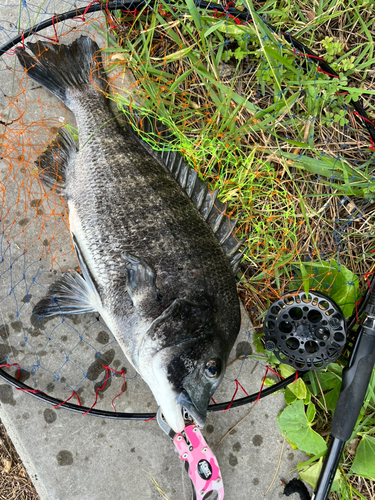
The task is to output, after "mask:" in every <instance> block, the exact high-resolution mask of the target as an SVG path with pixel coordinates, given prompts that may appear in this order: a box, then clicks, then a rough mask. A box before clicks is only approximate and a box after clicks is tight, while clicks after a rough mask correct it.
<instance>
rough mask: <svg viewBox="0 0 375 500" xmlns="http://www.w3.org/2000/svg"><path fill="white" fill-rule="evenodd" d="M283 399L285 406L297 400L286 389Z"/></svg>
mask: <svg viewBox="0 0 375 500" xmlns="http://www.w3.org/2000/svg"><path fill="white" fill-rule="evenodd" d="M284 399H285V403H286V404H287V405H291V404H292V403H294V401H296V400H297V396H296V395H295V394H293V392H292V391H291V390H290V389H289V388H288V387H287V388H286V389H285V392H284Z"/></svg>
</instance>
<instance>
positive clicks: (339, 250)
mask: <svg viewBox="0 0 375 500" xmlns="http://www.w3.org/2000/svg"><path fill="white" fill-rule="evenodd" d="M74 5H76V8H77V9H78V8H81V7H82V5H83V6H86V4H84V3H77V4H74ZM90 5H91V4H90ZM224 6H226V7H227V10H226V11H225V12H222V11H218V9H207V8H203V7H201V8H199V9H198V8H196V7H194V6H193V4H192V2H189V1H186V2H183V1H181V2H175V3H173V5H169V4H168V3H164V2H160V3H157V5H155V7H154V8H145V7H142V8H137V6H136V5H132V4H130V5H129V6H128V7H127V9H126V10H125V9H118V10H115V11H109V10H108V9H106V8H103V11H102V12H99V13H93V14H89V13H84V14H82V12H81V13H80V14H77V17H75V18H73V19H70V20H66V21H64V22H59V14H55V12H59V13H62V12H65V11H68V10H70V9H73V8H74V6H73V4H69V2H58V3H56V4H54V3H53V2H48V3H43V4H41V5H39V4H35V5H32V4H30V3H27V4H26V2H21V4H20V8H19V12H18V13H17V14H16V13H15V10H14V8H11V7H9V15H7V13H8V11H7V9H8V7H7V6H5V5H1V12H2V16H1V17H2V18H3V20H2V21H1V28H0V29H1V39H0V43H1V44H3V43H7V42H8V41H9V40H10V39H11V38H12V37H14V36H15V35H17V34H19V33H21V34H22V30H25V29H27V28H29V27H30V26H33V25H35V24H36V23H37V22H40V21H42V20H43V19H47V18H52V17H53V16H55V17H53V22H52V25H51V26H50V27H49V28H46V29H44V30H42V31H40V32H38V33H36V34H34V35H33V36H32V41H35V40H46V39H47V40H50V41H51V42H52V43H57V42H58V43H70V42H71V41H72V40H74V39H75V38H77V37H79V36H81V35H87V36H90V37H92V38H94V39H95V40H96V41H97V43H98V45H99V46H100V47H101V49H102V50H101V52H102V57H103V65H104V69H105V70H106V72H107V74H108V80H109V83H110V88H109V91H108V97H109V98H110V99H111V100H113V105H114V108H116V111H115V113H116V116H117V118H118V120H119V121H121V122H123V123H124V125H126V124H130V125H131V126H132V127H133V128H135V129H136V130H137V132H138V133H139V134H140V135H141V137H142V138H143V139H144V140H145V141H146V142H148V143H149V144H150V145H151V146H152V147H153V148H154V149H159V150H160V149H162V148H163V147H165V143H166V142H168V147H169V148H171V149H175V150H176V151H179V152H181V153H182V154H183V155H184V156H185V157H186V159H187V160H188V161H189V163H190V164H191V166H192V167H193V168H195V169H196V170H197V171H198V173H199V175H200V176H201V178H203V179H205V180H206V181H207V182H208V183H209V186H210V188H211V189H212V190H214V189H219V199H220V201H222V202H225V203H227V209H226V213H227V215H228V216H230V217H232V218H236V219H238V224H237V228H236V235H237V237H238V238H239V239H243V240H244V242H245V243H244V247H245V254H244V259H243V262H242V264H241V267H240V271H239V274H238V289H239V293H240V297H241V299H242V301H243V303H244V305H245V307H246V309H247V311H248V312H249V313H250V315H251V317H252V320H253V321H254V322H255V324H256V326H259V325H260V324H261V322H262V318H263V317H264V314H265V311H266V310H267V309H268V307H269V306H270V304H271V303H272V302H274V301H275V300H276V299H278V298H279V297H281V296H283V295H285V294H286V293H288V292H289V291H290V290H301V289H303V290H305V291H306V292H307V291H308V289H316V290H319V291H322V292H324V293H326V294H328V295H329V296H331V297H332V298H333V299H334V300H336V302H337V303H338V304H339V305H340V306H341V308H342V310H343V312H344V314H345V316H346V317H349V316H351V315H352V314H353V312H354V313H355V308H356V305H358V303H359V301H360V299H361V295H362V293H363V292H364V290H365V289H366V288H367V286H368V279H369V276H370V274H371V273H372V270H373V266H374V258H375V254H372V253H371V251H372V243H371V236H372V235H373V222H374V215H373V201H374V200H373V198H374V192H375V183H374V177H373V173H374V149H373V143H372V139H371V136H369V134H368V131H367V130H366V129H365V128H364V126H363V125H364V121H365V118H364V117H361V116H360V115H358V112H356V111H355V110H354V108H353V106H352V101H355V102H357V100H358V88H357V87H356V85H357V84H358V85H359V81H358V79H359V75H358V72H354V71H353V70H352V68H351V67H350V61H351V59H350V57H348V58H345V57H344V55H343V54H344V52H345V50H347V49H348V47H346V46H345V43H344V42H339V43H340V44H341V45H339V46H336V48H335V49H334V50H336V53H335V54H334V55H336V58H335V60H336V63H332V64H333V66H334V70H335V71H337V75H338V77H335V76H334V75H331V74H329V72H327V71H324V70H322V69H321V68H320V67H319V66H318V60H319V58H316V57H312V56H310V55H308V54H307V53H306V52H303V51H301V50H297V49H296V48H295V47H293V46H292V45H290V44H288V43H287V42H286V39H285V36H284V35H285V33H281V34H277V33H276V31H273V30H272V29H271V28H270V27H269V25H267V24H266V23H265V22H264V19H266V20H267V19H268V17H267V7H266V6H261V5H259V6H257V5H255V7H259V10H257V11H256V12H259V13H260V16H259V15H258V14H257V13H256V12H255V11H249V14H248V18H247V20H243V19H239V18H237V17H236V16H234V15H232V14H231V13H230V7H231V5H229V4H225V5H224ZM237 7H238V8H239V9H240V11H241V12H243V13H246V7H245V6H244V5H242V4H241V3H239V4H238V5H237ZM305 9H306V12H308V11H309V5H308V3H307V4H306V6H305ZM86 10H87V9H86ZM363 15H364V17H366V15H367V14H366V12H365V11H364V14H363ZM270 21H271V22H272V19H270ZM276 21H279V22H283V23H284V22H285V18H284V19H276ZM276 24H277V22H276ZM289 28H290V33H291V34H292V35H293V34H294V32H296V31H297V29H296V27H295V26H294V25H291V26H290V27H289ZM284 29H286V28H285V24H284ZM337 29H338V28H337V27H336V26H335V25H334V24H333V25H332V27H331V31H332V33H333V35H335V33H336V31H337ZM335 30H336V31H335ZM288 33H289V32H288ZM314 36H315V38H316V42H315V41H313V42H311V40H310V41H309V40H307V41H306V43H307V44H308V45H309V47H311V48H313V49H314V50H315V51H316V52H318V53H319V54H323V56H324V55H325V50H326V49H327V47H328V45H329V42H328V41H326V45H324V43H323V42H324V41H325V40H326V39H324V38H323V36H321V34H320V33H319V30H317V32H316V33H314ZM21 38H22V37H21ZM302 38H303V36H302ZM341 38H342V37H341ZM338 39H339V40H340V37H339V36H338ZM302 41H303V40H302ZM23 43H24V41H23V40H21V44H23ZM350 43H351V46H352V47H354V48H355V47H360V45H361V43H363V42H362V40H361V38H360V36H358V37H357V36H356V35H352V39H351V42H350ZM328 48H329V50H330V51H331V52H332V51H333V49H332V48H331V46H329V47H328ZM328 53H329V52H328ZM354 53H355V52H354ZM1 59H2V62H1V67H0V78H1V84H0V88H1V92H2V99H1V107H2V112H1V121H0V126H1V129H2V130H1V135H0V141H1V148H2V160H1V170H0V176H1V204H0V231H1V233H2V234H1V235H0V238H1V261H0V277H1V282H0V313H1V316H2V319H1V323H2V326H0V365H8V368H6V369H7V370H8V371H9V372H10V373H12V374H15V375H16V376H18V377H19V378H20V380H21V381H26V380H27V384H28V385H29V386H30V387H32V388H33V389H34V390H36V391H44V392H46V393H53V395H54V396H55V397H57V398H58V399H61V400H66V399H68V398H69V397H70V396H72V395H74V396H75V397H76V398H77V399H78V398H79V402H80V403H82V404H86V405H87V406H89V407H90V406H91V405H92V404H93V403H94V402H95V400H96V399H98V403H97V404H98V405H99V406H100V407H103V408H105V409H111V404H112V403H115V404H116V407H117V408H120V409H121V410H123V411H126V409H127V408H129V407H130V406H129V405H130V404H133V403H131V402H134V401H136V400H137V396H138V395H141V394H143V395H144V394H149V393H148V392H147V391H148V389H147V388H146V387H145V385H144V384H143V383H142V381H141V380H140V377H139V376H138V377H137V375H136V373H135V371H134V369H133V368H132V367H131V366H130V365H129V363H128V362H127V361H126V360H125V359H124V355H123V354H122V351H121V349H120V348H119V347H118V346H117V343H116V342H115V340H114V339H113V337H112V335H111V333H110V332H109V330H108V329H107V328H106V326H105V325H104V324H103V323H102V322H101V320H100V318H98V317H97V316H96V315H88V314H86V315H82V316H76V317H74V316H66V317H55V318H51V319H41V318H37V317H35V316H33V314H32V308H33V305H35V304H36V303H37V302H38V300H40V299H41V298H42V297H43V296H44V295H45V294H46V291H47V289H48V286H49V285H50V284H51V282H52V281H53V280H54V279H55V278H56V276H58V275H59V274H60V273H61V272H63V271H69V270H73V269H78V267H77V261H76V258H75V255H74V252H73V251H72V244H71V240H70V235H69V228H68V227H69V223H68V212H67V207H66V205H65V202H64V200H63V199H62V198H61V196H60V195H59V192H58V189H57V185H56V187H55V188H53V189H52V190H51V189H48V188H46V187H45V186H43V184H42V182H41V181H40V179H39V177H38V168H37V163H38V161H37V160H38V157H39V156H40V154H41V152H42V151H43V150H44V149H45V148H46V147H47V145H48V144H49V143H50V142H51V140H52V139H53V137H55V135H56V132H57V130H58V129H59V128H60V127H61V126H65V125H66V124H68V126H69V127H68V128H69V131H70V132H71V133H72V135H73V137H75V136H76V133H77V132H76V130H75V128H74V127H75V121H74V117H73V116H72V114H71V113H70V112H69V111H68V110H67V109H66V108H64V106H63V105H61V104H60V103H59V102H58V100H57V99H56V98H54V97H53V96H52V95H50V94H49V93H48V92H47V91H46V90H45V89H43V88H41V87H39V86H38V85H37V84H35V83H33V82H32V80H31V79H28V78H27V76H26V75H25V72H24V71H23V69H22V68H21V67H20V65H19V64H18V62H17V61H16V57H15V55H14V48H13V49H10V50H8V51H7V53H6V54H5V55H4V56H3V57H2V58H1ZM337 61H338V62H337ZM345 61H346V62H345ZM365 62H366V60H365V59H362V61H361V64H362V65H363V64H365ZM360 69H361V68H359V70H360ZM365 100H366V103H365V104H366V105H367V106H368V107H370V108H371V109H373V108H372V107H373V105H374V102H373V95H372V94H371V92H369V93H368V94H366V93H365ZM146 114H147V115H148V117H150V116H154V117H155V118H157V120H158V121H159V125H158V126H157V127H156V128H155V130H153V131H151V132H150V131H149V130H148V129H147V128H146V127H145V126H144V123H145V122H144V120H145V118H144V117H145V115H146ZM366 119H367V118H366ZM368 120H369V119H368ZM369 123H370V122H369ZM164 129H167V130H168V132H169V133H168V137H167V138H165V136H164V135H163V130H164ZM35 162H36V163H35ZM253 337H254V334H253V330H251V328H250V327H249V325H247V324H245V328H244V329H243V333H242V334H241V337H240V338H239V339H238V342H237V344H236V346H235V348H234V350H233V353H232V357H231V360H235V359H237V361H235V362H234V363H233V364H232V365H231V366H230V367H229V370H228V372H227V380H226V382H225V383H224V384H223V385H222V387H221V388H220V389H219V395H218V396H217V397H216V396H215V400H216V399H218V400H220V399H221V400H226V399H227V400H228V399H229V400H230V399H231V397H232V395H233V391H234V390H236V391H237V390H238V387H239V386H238V382H235V381H239V383H240V384H241V385H240V388H241V387H243V388H244V391H246V379H247V377H249V376H251V372H252V370H253V369H254V368H253V365H251V364H250V362H249V360H248V359H245V358H247V356H246V355H248V354H250V351H251V347H250V344H251V343H253V340H254V338H253ZM255 358H257V359H256V361H257V363H260V364H259V366H262V365H265V362H266V360H265V359H264V360H260V359H258V357H257V356H255V357H254V356H253V358H252V359H253V362H254V359H255ZM245 361H246V362H245ZM124 376H125V378H126V381H127V384H125V378H124ZM118 395H121V397H119V398H118V399H116V401H115V402H114V401H113V400H114V398H116V396H118ZM140 399H142V398H140ZM146 400H147V402H145V400H144V399H142V405H143V407H142V408H143V409H144V405H145V404H146V406H147V408H151V409H155V404H154V403H153V402H152V397H151V396H147V397H146ZM132 408H133V407H132ZM142 408H137V410H138V411H139V410H141V409H142ZM133 409H134V408H133Z"/></svg>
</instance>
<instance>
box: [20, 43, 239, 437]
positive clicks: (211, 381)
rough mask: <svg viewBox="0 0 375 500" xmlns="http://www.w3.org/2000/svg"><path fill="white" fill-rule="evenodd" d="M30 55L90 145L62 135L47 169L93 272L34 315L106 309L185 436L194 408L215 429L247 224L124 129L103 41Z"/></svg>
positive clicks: (68, 280) (84, 268) (47, 157)
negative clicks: (239, 234) (236, 231)
mask: <svg viewBox="0 0 375 500" xmlns="http://www.w3.org/2000/svg"><path fill="white" fill-rule="evenodd" d="M28 49H30V50H31V52H32V53H33V54H34V56H35V57H33V56H32V55H30V54H28V52H27V51H26V50H24V49H21V48H18V49H17V55H18V58H19V60H20V62H21V64H22V65H23V66H24V67H25V68H26V69H27V70H28V74H29V75H30V76H31V78H33V79H34V80H36V81H37V82H39V83H40V84H42V85H44V86H45V87H46V88H47V89H48V90H50V91H51V92H53V93H54V94H55V95H56V96H58V97H59V98H60V99H61V100H62V102H63V103H64V104H65V105H66V106H67V107H69V109H71V111H72V112H73V114H74V116H75V118H76V121H77V126H78V136H79V149H78V151H76V146H75V144H74V142H73V140H72V138H71V137H70V136H69V134H68V132H67V131H66V129H61V130H60V131H59V133H58V135H57V137H56V139H55V141H54V142H53V143H52V144H51V145H50V146H49V147H48V148H47V150H46V151H45V152H43V153H42V155H41V157H40V158H39V160H38V162H37V165H38V170H39V175H40V177H41V179H42V180H43V182H45V184H46V185H47V186H49V187H51V186H54V184H55V183H56V182H57V180H58V182H59V183H60V184H59V186H58V187H59V189H60V190H61V193H62V194H63V196H65V198H66V199H67V203H68V208H69V223H70V231H71V234H72V238H73V243H74V248H75V251H76V253H77V257H78V260H79V264H80V267H81V274H78V273H66V274H63V275H62V276H61V277H60V278H59V279H58V280H57V281H56V282H55V283H53V284H52V285H51V287H50V289H49V293H48V295H47V296H46V297H45V298H44V299H42V300H41V301H40V302H39V303H38V304H37V305H36V306H35V308H34V314H37V315H38V316H41V317H43V316H51V315H54V314H80V313H82V312H87V311H97V312H99V314H100V315H101V316H102V318H103V320H104V321H105V322H106V324H107V326H108V328H109V329H110V330H111V332H112V333H113V335H114V336H115V338H116V339H117V341H118V342H119V345H120V346H121V347H122V349H123V350H124V352H125V354H126V356H127V357H128V359H129V361H130V362H131V363H132V364H133V366H134V367H135V368H136V369H137V371H138V372H139V373H140V374H141V376H142V377H143V379H144V380H145V381H146V382H147V384H148V385H149V387H150V389H151V390H152V392H153V394H154V396H155V398H156V400H157V402H158V404H159V405H160V407H161V408H162V411H163V414H164V417H165V419H166V421H167V422H168V424H169V425H170V427H171V428H172V429H173V430H174V431H175V432H180V431H181V430H182V429H183V427H184V420H183V418H182V413H181V409H182V407H183V408H184V409H185V410H186V411H187V412H188V413H189V414H190V415H191V416H192V417H193V418H194V419H195V420H196V422H197V423H198V424H199V425H204V422H205V418H206V412H207V407H208V404H209V401H210V398H211V397H212V395H213V393H214V392H215V390H216V388H217V387H218V385H219V384H220V382H221V380H222V379H223V376H224V372H225V367H226V363H227V360H228V356H229V352H230V350H231V349H232V347H233V344H234V342H235V340H236V337H237V334H238V331H239V327H240V309H239V301H238V295H237V290H236V283H235V278H234V274H233V269H235V268H236V265H237V263H238V261H239V259H240V258H241V254H239V253H238V252H237V250H238V248H239V246H240V244H241V242H239V241H238V240H236V239H235V238H234V237H233V234H232V231H233V228H234V225H235V222H233V221H231V220H230V219H229V218H228V217H227V216H226V214H225V213H224V210H225V205H224V204H222V203H221V202H219V201H218V200H217V198H216V197H217V193H216V192H215V193H210V192H209V191H208V189H207V187H206V185H205V184H204V183H203V182H202V181H201V180H200V179H199V178H198V175H197V173H196V172H195V171H193V170H192V169H191V168H190V167H189V165H188V164H187V163H186V162H185V161H184V160H183V158H182V157H181V156H180V155H179V154H178V153H176V152H168V153H166V152H165V151H164V150H163V152H162V153H158V152H155V151H152V150H151V148H150V147H149V146H148V145H147V144H146V143H144V142H143V141H142V140H141V139H140V138H139V137H137V136H136V135H135V134H134V132H132V131H130V130H128V131H124V130H122V129H121V128H120V126H119V124H118V122H117V121H116V119H115V116H114V115H113V114H112V112H111V111H110V108H109V100H108V99H107V98H106V97H105V95H104V93H102V92H101V90H104V89H105V87H106V78H105V74H104V73H103V72H102V71H101V70H100V69H99V68H101V65H100V55H98V50H99V49H98V46H97V45H96V44H95V42H93V41H92V40H91V39H90V38H87V37H81V38H79V39H78V40H76V41H75V42H73V44H71V45H53V44H51V43H46V42H38V43H35V44H28ZM94 61H96V64H95V62H94ZM62 74H63V78H62V77H61V75H62ZM93 84H94V85H93ZM139 118H140V119H141V118H142V117H140V116H139ZM146 125H147V127H150V126H151V125H150V123H148V124H146ZM155 125H156V126H157V127H159V126H160V124H155ZM163 133H164V132H163ZM194 202H195V204H194ZM220 241H221V242H222V246H221V244H220Z"/></svg>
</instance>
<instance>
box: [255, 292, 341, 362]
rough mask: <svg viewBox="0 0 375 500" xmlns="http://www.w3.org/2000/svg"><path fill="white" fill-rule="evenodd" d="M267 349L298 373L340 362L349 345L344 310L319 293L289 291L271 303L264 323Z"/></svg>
mask: <svg viewBox="0 0 375 500" xmlns="http://www.w3.org/2000/svg"><path fill="white" fill-rule="evenodd" d="M263 331H264V334H265V347H266V349H267V350H268V351H273V352H274V354H275V356H276V357H277V359H278V360H279V361H281V362H282V363H285V364H287V365H290V366H292V367H293V368H295V369H296V370H298V371H305V370H320V369H321V368H324V367H325V366H327V365H328V364H329V363H332V362H334V361H336V360H337V358H338V357H339V356H340V354H341V351H342V349H343V347H344V345H345V342H346V323H345V318H344V315H343V314H342V312H341V309H340V308H339V306H338V305H337V304H335V302H334V301H333V300H332V299H330V298H329V297H327V296H326V295H324V294H323V293H320V292H312V291H309V294H308V296H307V297H306V295H305V292H304V291H302V292H290V294H289V295H287V296H285V297H282V298H281V299H279V300H277V301H276V302H274V303H273V304H272V306H271V307H270V308H269V310H268V312H267V316H266V318H265V321H264V325H263Z"/></svg>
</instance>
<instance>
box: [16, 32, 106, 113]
mask: <svg viewBox="0 0 375 500" xmlns="http://www.w3.org/2000/svg"><path fill="white" fill-rule="evenodd" d="M27 48H28V49H29V50H30V51H31V52H32V54H33V55H31V54H29V53H28V52H26V50H24V49H23V48H20V47H18V48H17V49H16V54H17V57H18V60H19V61H20V63H21V64H22V66H23V67H24V68H25V69H26V71H27V73H28V75H29V76H30V77H31V78H32V79H33V80H35V81H36V82H38V83H40V84H41V85H43V87H46V88H47V89H48V90H49V91H50V92H52V93H53V94H54V95H56V96H57V97H59V98H60V99H61V101H62V102H63V103H64V104H65V105H66V106H67V107H70V106H69V101H70V100H71V98H72V97H73V95H72V91H73V93H77V91H78V92H85V91H87V87H88V86H89V85H90V86H93V85H94V86H97V87H99V88H100V89H104V88H105V87H106V85H107V80H106V76H105V73H104V71H103V69H102V64H101V55H100V52H99V47H98V45H97V44H96V42H94V40H92V39H91V38H89V37H85V36H81V37H80V38H78V39H77V40H75V41H74V42H73V43H72V44H70V45H62V44H53V43H50V42H41V41H38V42H37V43H28V44H27Z"/></svg>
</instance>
